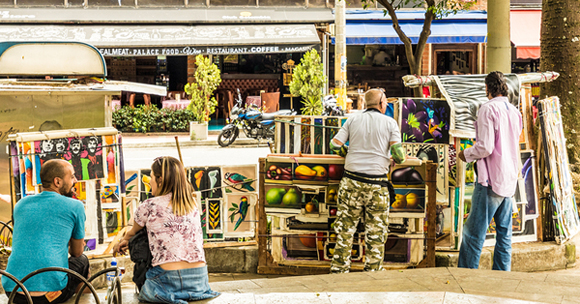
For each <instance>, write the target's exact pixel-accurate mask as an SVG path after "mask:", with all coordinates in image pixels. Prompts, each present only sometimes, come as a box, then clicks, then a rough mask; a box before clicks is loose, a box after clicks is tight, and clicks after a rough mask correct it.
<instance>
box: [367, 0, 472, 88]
mask: <svg viewBox="0 0 580 304" xmlns="http://www.w3.org/2000/svg"><path fill="white" fill-rule="evenodd" d="M375 1H376V2H378V3H379V4H381V5H382V6H383V7H384V9H383V12H384V14H385V16H386V15H387V14H388V15H389V16H390V17H391V20H392V21H393V28H394V29H395V32H397V35H398V36H399V39H401V41H402V42H403V44H404V45H405V55H406V57H407V62H408V63H409V68H410V70H411V74H414V75H421V59H422V57H423V51H424V50H425V45H426V44H427V39H428V38H429V36H430V35H431V24H432V23H433V20H435V19H441V18H443V17H446V16H448V15H450V14H456V13H457V12H459V11H460V10H465V9H468V8H469V7H470V6H472V5H473V2H472V1H470V0H362V2H363V8H365V9H366V8H368V7H369V5H370V4H373V3H374V2H375ZM409 5H411V6H413V7H416V8H424V9H425V20H424V22H423V29H422V30H421V34H420V35H419V40H418V41H417V44H416V48H415V50H413V43H412V40H411V38H409V37H408V36H407V34H405V32H404V31H403V30H402V29H401V26H400V24H399V18H398V17H397V14H396V10H398V9H400V8H402V7H408V6H409ZM415 95H417V96H423V93H422V90H421V88H420V87H419V88H417V89H415Z"/></svg>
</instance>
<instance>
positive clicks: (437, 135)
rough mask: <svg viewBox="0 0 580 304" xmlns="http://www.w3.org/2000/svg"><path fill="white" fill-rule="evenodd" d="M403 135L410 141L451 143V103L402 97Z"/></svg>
mask: <svg viewBox="0 0 580 304" xmlns="http://www.w3.org/2000/svg"><path fill="white" fill-rule="evenodd" d="M401 103H402V106H401V117H400V121H399V125H400V126H401V136H402V141H403V142H409V143H432V144H436V143H449V119H450V116H449V105H448V104H447V102H446V101H445V100H437V99H423V98H420V99H417V98H415V99H413V98H405V99H401Z"/></svg>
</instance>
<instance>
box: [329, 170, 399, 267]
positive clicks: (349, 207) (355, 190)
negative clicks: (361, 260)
mask: <svg viewBox="0 0 580 304" xmlns="http://www.w3.org/2000/svg"><path fill="white" fill-rule="evenodd" d="M373 180H378V181H384V180H386V178H374V179H373ZM363 207H364V216H365V245H366V252H365V266H364V270H365V271H379V270H383V259H384V255H385V241H386V240H387V232H388V230H387V228H388V218H389V190H388V188H387V187H381V186H380V185H374V184H368V183H363V182H359V181H355V180H352V179H350V178H348V177H343V178H342V180H341V181H340V187H339V190H338V211H337V214H336V215H337V218H336V221H335V222H334V231H335V233H336V245H335V247H334V256H333V257H332V263H331V264H330V272H331V273H345V272H348V271H349V269H350V256H351V250H352V242H353V236H354V233H355V232H356V226H357V224H358V222H359V220H360V219H361V216H362V215H363V214H362V213H363Z"/></svg>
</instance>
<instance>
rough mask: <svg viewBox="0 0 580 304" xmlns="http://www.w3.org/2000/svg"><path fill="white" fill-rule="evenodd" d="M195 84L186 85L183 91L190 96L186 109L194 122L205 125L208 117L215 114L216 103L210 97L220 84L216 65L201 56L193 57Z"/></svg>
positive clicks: (213, 98)
mask: <svg viewBox="0 0 580 304" xmlns="http://www.w3.org/2000/svg"><path fill="white" fill-rule="evenodd" d="M195 64H196V66H197V68H196V70H195V82H194V83H192V84H190V83H188V84H186V85H185V87H184V91H185V92H186V93H187V94H189V95H191V102H190V104H189V106H187V109H188V110H190V111H192V112H193V115H194V116H195V120H196V121H197V122H199V123H207V122H208V121H209V116H210V115H211V114H213V112H215V107H216V105H217V101H216V100H215V97H212V95H213V92H214V91H215V90H216V89H217V87H218V86H219V85H220V83H221V82H222V78H221V75H220V70H219V69H218V67H217V65H215V64H214V63H212V62H211V60H210V59H209V58H207V57H204V56H203V55H197V56H196V57H195Z"/></svg>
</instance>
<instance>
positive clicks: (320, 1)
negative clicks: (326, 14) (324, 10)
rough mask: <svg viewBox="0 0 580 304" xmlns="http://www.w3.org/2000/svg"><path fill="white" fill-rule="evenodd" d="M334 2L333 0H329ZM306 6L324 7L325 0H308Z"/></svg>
mask: <svg viewBox="0 0 580 304" xmlns="http://www.w3.org/2000/svg"><path fill="white" fill-rule="evenodd" d="M329 1H332V2H334V0H329ZM308 7H326V0H308Z"/></svg>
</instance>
